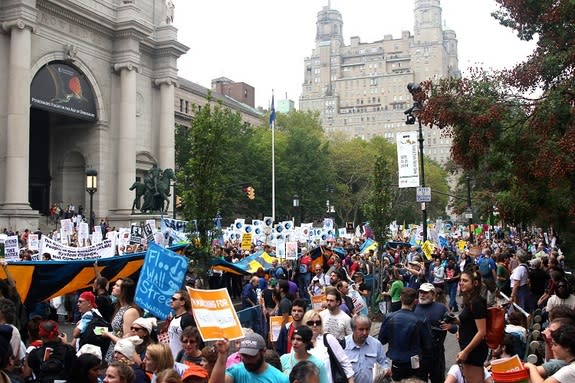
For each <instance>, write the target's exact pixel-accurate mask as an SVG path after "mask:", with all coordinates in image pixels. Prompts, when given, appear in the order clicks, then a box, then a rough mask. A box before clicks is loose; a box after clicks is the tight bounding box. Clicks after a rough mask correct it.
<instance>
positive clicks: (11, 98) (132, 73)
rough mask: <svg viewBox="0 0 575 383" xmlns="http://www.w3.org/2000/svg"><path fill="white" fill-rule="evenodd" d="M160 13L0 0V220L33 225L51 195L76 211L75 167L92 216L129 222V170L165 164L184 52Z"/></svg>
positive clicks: (169, 163)
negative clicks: (90, 174) (89, 179)
mask: <svg viewBox="0 0 575 383" xmlns="http://www.w3.org/2000/svg"><path fill="white" fill-rule="evenodd" d="M168 16H169V9H168V8H167V7H166V2H165V1H163V0H138V1H134V0H3V1H2V2H0V68H1V69H2V70H0V180H2V182H1V183H0V227H2V228H3V227H9V228H13V229H15V230H18V229H20V230H22V229H23V228H25V227H28V228H30V229H35V228H36V227H38V220H39V214H41V213H47V211H48V209H49V207H50V205H51V204H52V203H55V202H62V203H63V204H64V205H66V204H75V205H80V204H82V205H83V206H84V209H85V210H84V211H85V214H86V215H88V211H89V209H88V201H89V198H88V195H87V193H86V170H87V169H95V170H97V172H98V191H97V192H96V194H94V212H95V214H96V216H97V217H98V218H99V217H108V219H109V220H110V221H111V222H112V225H116V226H118V225H125V224H129V223H130V222H131V221H133V220H136V219H135V218H134V217H132V216H131V215H130V214H131V205H132V201H133V198H134V195H133V192H130V191H129V188H130V186H131V185H132V183H133V182H134V180H135V179H136V177H138V176H139V177H142V176H143V174H144V172H145V171H146V170H148V169H149V168H150V166H151V165H152V164H156V165H157V166H159V167H160V168H173V167H174V126H175V114H174V100H175V88H176V85H177V82H178V77H177V59H178V57H179V56H181V55H182V54H184V53H185V52H186V51H187V49H188V48H187V47H186V46H185V45H183V44H181V43H179V42H178V41H177V30H176V28H175V27H174V26H173V25H172V24H171V19H170V17H168ZM76 207H77V206H76ZM136 218H137V220H138V221H139V220H140V219H141V218H140V217H136Z"/></svg>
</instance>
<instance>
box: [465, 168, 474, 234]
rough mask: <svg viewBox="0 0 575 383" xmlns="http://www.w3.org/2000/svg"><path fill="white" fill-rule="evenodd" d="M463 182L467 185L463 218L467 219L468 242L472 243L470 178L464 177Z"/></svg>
mask: <svg viewBox="0 0 575 383" xmlns="http://www.w3.org/2000/svg"><path fill="white" fill-rule="evenodd" d="M465 182H466V183H467V210H466V212H465V218H467V220H468V224H469V241H470V242H471V243H473V230H471V225H472V224H473V209H472V208H471V177H469V176H467V177H465Z"/></svg>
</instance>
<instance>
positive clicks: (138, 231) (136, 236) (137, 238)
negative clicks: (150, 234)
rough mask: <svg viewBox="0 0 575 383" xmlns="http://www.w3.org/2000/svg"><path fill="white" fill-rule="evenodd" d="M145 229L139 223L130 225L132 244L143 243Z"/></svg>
mask: <svg viewBox="0 0 575 383" xmlns="http://www.w3.org/2000/svg"><path fill="white" fill-rule="evenodd" d="M142 238H143V231H142V228H141V227H140V226H138V225H132V226H131V227H130V244H131V245H139V244H141V243H142Z"/></svg>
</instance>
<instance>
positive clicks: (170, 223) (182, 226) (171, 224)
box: [160, 217, 188, 233]
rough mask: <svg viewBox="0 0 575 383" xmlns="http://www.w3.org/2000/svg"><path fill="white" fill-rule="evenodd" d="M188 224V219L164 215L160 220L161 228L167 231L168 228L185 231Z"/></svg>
mask: <svg viewBox="0 0 575 383" xmlns="http://www.w3.org/2000/svg"><path fill="white" fill-rule="evenodd" d="M186 226H188V221H181V220H178V219H172V218H166V217H162V219H161V221H160V230H161V231H162V233H163V232H165V231H166V230H167V229H172V230H175V231H178V232H180V233H183V232H185V231H186Z"/></svg>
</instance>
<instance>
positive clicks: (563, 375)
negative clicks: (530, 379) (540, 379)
mask: <svg viewBox="0 0 575 383" xmlns="http://www.w3.org/2000/svg"><path fill="white" fill-rule="evenodd" d="M551 376H552V377H553V378H555V379H557V380H558V381H559V383H572V382H575V364H573V363H571V364H568V365H567V366H565V367H561V368H560V369H559V371H557V372H556V373H554V374H553V375H551Z"/></svg>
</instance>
